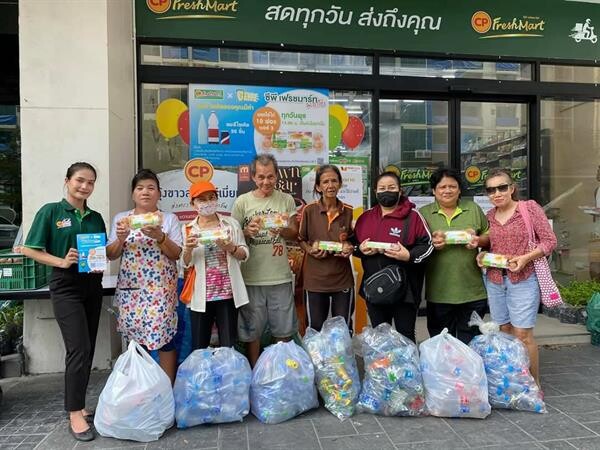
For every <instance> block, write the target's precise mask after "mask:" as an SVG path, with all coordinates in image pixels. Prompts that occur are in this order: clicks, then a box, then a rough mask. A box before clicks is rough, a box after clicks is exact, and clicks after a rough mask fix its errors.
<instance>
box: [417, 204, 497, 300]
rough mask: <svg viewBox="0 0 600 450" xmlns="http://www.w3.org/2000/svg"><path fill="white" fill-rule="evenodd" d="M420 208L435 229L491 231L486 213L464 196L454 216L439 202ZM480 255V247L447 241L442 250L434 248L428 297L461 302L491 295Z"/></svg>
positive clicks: (428, 280)
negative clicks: (488, 293)
mask: <svg viewBox="0 0 600 450" xmlns="http://www.w3.org/2000/svg"><path fill="white" fill-rule="evenodd" d="M419 211H420V213H421V214H422V215H423V217H424V218H425V220H426V221H427V225H429V229H430V230H431V232H432V233H433V232H434V231H448V230H465V229H467V228H471V229H473V230H475V231H476V232H477V234H478V235H481V234H485V233H487V232H488V222H487V219H486V217H485V214H484V213H483V211H482V210H481V208H480V207H479V206H478V205H477V204H476V203H475V202H472V201H470V200H460V201H459V202H458V207H457V208H456V211H455V212H454V214H453V215H452V217H447V216H446V214H444V212H443V211H442V210H441V209H440V207H439V205H438V203H437V202H434V203H430V204H429V205H425V206H423V207H422V208H421V209H420V210H419ZM476 256H477V249H473V250H470V249H468V248H466V247H465V246H464V245H446V246H445V247H444V248H443V249H442V250H434V251H433V253H432V254H431V256H430V257H429V259H428V260H427V269H426V275H425V298H426V299H427V301H430V302H433V303H449V304H460V303H467V302H471V301H475V300H482V299H485V298H487V293H486V290H485V286H484V285H483V278H482V274H481V269H479V267H477V263H476V261H475V257H476Z"/></svg>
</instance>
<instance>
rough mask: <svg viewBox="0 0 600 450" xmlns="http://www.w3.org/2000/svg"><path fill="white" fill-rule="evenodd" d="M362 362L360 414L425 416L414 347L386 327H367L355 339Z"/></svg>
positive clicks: (383, 325) (407, 340)
mask: <svg viewBox="0 0 600 450" xmlns="http://www.w3.org/2000/svg"><path fill="white" fill-rule="evenodd" d="M354 339H355V340H356V341H357V343H358V344H359V345H360V349H361V353H362V355H363V359H364V362H365V379H364V380H363V386H362V391H361V392H360V397H359V399H358V405H357V408H358V410H359V411H363V412H368V413H371V414H380V415H383V416H420V415H423V414H424V413H425V389H424V387H423V378H422V377H421V369H420V368H419V353H418V351H417V346H416V345H415V344H414V342H412V341H411V340H410V339H408V338H406V337H404V336H402V335H401V334H400V333H398V332H397V331H396V330H394V329H393V328H392V326H391V325H390V324H389V323H385V322H384V323H382V324H380V325H378V326H377V327H376V328H374V329H373V328H370V327H366V328H364V329H363V332H362V333H361V334H360V335H358V336H356V337H355V338H354Z"/></svg>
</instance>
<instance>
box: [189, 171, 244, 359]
mask: <svg viewBox="0 0 600 450" xmlns="http://www.w3.org/2000/svg"><path fill="white" fill-rule="evenodd" d="M190 200H191V203H192V206H193V208H194V210H196V212H197V213H198V216H197V217H196V218H195V219H194V220H193V221H191V222H190V223H188V224H186V225H184V226H183V235H184V236H185V244H184V247H183V253H182V256H181V259H182V263H183V267H184V269H186V283H185V286H184V290H183V292H182V295H181V300H182V301H183V302H186V303H188V308H190V310H191V311H190V318H191V322H192V349H193V350H196V349H198V348H206V347H208V346H209V344H210V335H211V330H212V326H213V324H214V323H215V322H216V324H217V328H218V330H219V344H220V345H221V346H223V347H231V346H232V345H234V344H235V340H236V338H237V311H236V308H239V307H240V306H243V305H245V304H247V303H248V293H247V292H246V286H245V285H244V279H243V278H242V271H241V269H240V262H241V261H246V260H247V259H248V256H249V255H250V252H249V250H248V247H247V245H246V240H245V239H244V234H243V232H242V228H241V227H240V224H239V222H238V221H237V220H235V219H234V218H233V217H230V216H224V215H221V214H218V213H217V209H218V202H217V189H216V188H215V186H214V185H213V184H212V183H210V182H208V181H199V182H198V183H194V184H193V185H192V186H191V187H190Z"/></svg>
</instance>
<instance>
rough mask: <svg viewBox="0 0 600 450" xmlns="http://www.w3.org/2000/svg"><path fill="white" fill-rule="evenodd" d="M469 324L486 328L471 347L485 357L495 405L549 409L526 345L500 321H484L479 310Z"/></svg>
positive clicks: (472, 316) (498, 406)
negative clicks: (504, 327)
mask: <svg viewBox="0 0 600 450" xmlns="http://www.w3.org/2000/svg"><path fill="white" fill-rule="evenodd" d="M469 326H479V329H480V331H481V332H482V334H481V335H479V336H475V337H474V338H473V339H472V340H471V342H470V343H469V347H471V348H472V349H473V350H474V351H475V352H477V353H478V354H479V356H481V358H482V359H483V364H484V365H485V373H486V376H487V380H488V391H489V400H490V404H491V405H492V408H503V409H516V410H519V411H532V412H537V413H545V412H546V405H545V404H544V400H543V398H542V394H541V392H540V390H539V387H538V385H537V383H536V382H535V380H534V378H533V376H532V375H531V373H530V372H529V355H528V354H527V349H526V348H525V345H523V343H522V342H521V341H520V340H519V339H518V338H516V337H515V336H512V335H510V334H507V333H503V332H502V331H500V330H499V327H498V325H497V324H494V323H493V322H484V321H483V320H482V319H481V317H479V315H478V314H477V313H476V312H473V314H472V315H471V320H470V322H469Z"/></svg>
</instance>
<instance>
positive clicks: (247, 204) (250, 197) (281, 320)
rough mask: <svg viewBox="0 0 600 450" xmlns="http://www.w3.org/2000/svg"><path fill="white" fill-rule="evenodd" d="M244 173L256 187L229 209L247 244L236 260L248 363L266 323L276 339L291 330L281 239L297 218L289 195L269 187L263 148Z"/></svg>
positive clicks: (270, 169) (272, 177)
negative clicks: (243, 295) (244, 256)
mask: <svg viewBox="0 0 600 450" xmlns="http://www.w3.org/2000/svg"><path fill="white" fill-rule="evenodd" d="M250 173H251V175H252V180H253V181H254V183H255V184H256V189H254V190H253V191H251V192H248V193H246V194H243V195H240V196H239V197H238V198H237V199H236V200H235V202H234V204H233V210H232V213H231V215H232V216H233V217H234V218H235V219H236V220H237V221H238V222H240V225H241V226H242V229H243V231H244V236H245V237H246V243H247V244H248V248H249V249H250V257H249V258H248V260H247V261H246V262H245V263H243V264H242V275H243V277H244V283H245V284H246V289H247V291H248V297H249V299H250V303H249V304H248V305H246V306H243V307H242V308H240V313H239V323H238V335H239V338H240V340H241V341H242V342H246V343H247V345H248V347H247V348H248V359H249V361H250V364H251V365H252V366H254V364H255V363H256V360H257V359H258V355H259V351H260V337H261V335H262V333H263V332H264V330H265V327H266V325H267V324H268V325H269V328H270V330H271V333H272V335H273V337H274V338H275V339H278V340H289V339H290V338H291V336H292V335H293V334H294V333H295V332H296V330H297V321H296V311H295V307H294V291H293V287H292V272H291V270H290V266H289V262H288V256H287V248H286V245H285V239H289V240H295V239H296V237H297V235H298V224H297V221H296V205H295V203H294V199H293V198H292V196H291V195H289V194H286V193H283V192H281V191H279V190H277V189H275V186H276V184H277V160H276V159H275V158H274V157H273V156H272V155H269V154H260V155H257V156H256V158H254V160H253V161H252V164H251V165H250Z"/></svg>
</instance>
